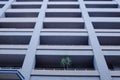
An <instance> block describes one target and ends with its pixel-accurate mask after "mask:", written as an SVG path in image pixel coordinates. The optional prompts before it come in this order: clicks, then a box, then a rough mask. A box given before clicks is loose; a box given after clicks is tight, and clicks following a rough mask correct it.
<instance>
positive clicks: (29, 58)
mask: <svg viewBox="0 0 120 80" xmlns="http://www.w3.org/2000/svg"><path fill="white" fill-rule="evenodd" d="M47 3H48V0H43V4H42V7H41V9H40V12H39V15H38V18H37V22H36V25H35V28H34V31H33V34H32V37H31V41H30V44H29V47H28V50H27V52H26V56H25V60H24V63H23V66H22V70H21V73H22V74H23V75H24V77H25V80H29V79H30V74H31V71H32V69H33V68H34V65H35V54H36V49H37V46H38V45H39V37H40V31H41V29H42V27H43V20H44V17H45V11H46V8H47Z"/></svg>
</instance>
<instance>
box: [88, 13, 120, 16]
mask: <svg viewBox="0 0 120 80" xmlns="http://www.w3.org/2000/svg"><path fill="white" fill-rule="evenodd" d="M89 15H90V17H120V12H89Z"/></svg>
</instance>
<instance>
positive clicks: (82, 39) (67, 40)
mask: <svg viewBox="0 0 120 80" xmlns="http://www.w3.org/2000/svg"><path fill="white" fill-rule="evenodd" d="M40 45H68V46H69V45H89V43H88V37H87V36H40Z"/></svg>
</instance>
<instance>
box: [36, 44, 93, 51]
mask: <svg viewBox="0 0 120 80" xmlns="http://www.w3.org/2000/svg"><path fill="white" fill-rule="evenodd" d="M37 50H92V47H91V46H83V45H81V46H75V45H72V46H69V45H68V46H65V45H40V46H38V48H37Z"/></svg>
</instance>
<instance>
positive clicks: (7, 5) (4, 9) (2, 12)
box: [0, 0, 15, 18]
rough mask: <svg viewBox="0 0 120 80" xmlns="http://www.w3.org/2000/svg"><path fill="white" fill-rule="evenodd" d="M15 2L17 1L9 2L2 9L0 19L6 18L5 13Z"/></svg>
mask: <svg viewBox="0 0 120 80" xmlns="http://www.w3.org/2000/svg"><path fill="white" fill-rule="evenodd" d="M14 1H15V0H9V1H8V2H7V3H6V4H5V5H4V6H3V8H2V9H1V11H0V18H1V17H4V13H5V11H6V10H7V9H8V8H9V7H10V6H11V4H12V3H13V2H14Z"/></svg>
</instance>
